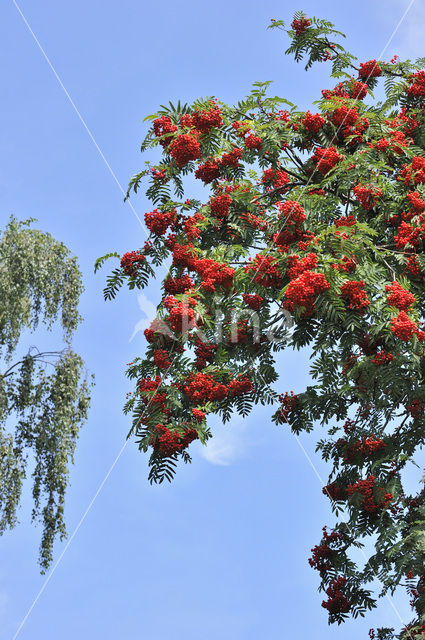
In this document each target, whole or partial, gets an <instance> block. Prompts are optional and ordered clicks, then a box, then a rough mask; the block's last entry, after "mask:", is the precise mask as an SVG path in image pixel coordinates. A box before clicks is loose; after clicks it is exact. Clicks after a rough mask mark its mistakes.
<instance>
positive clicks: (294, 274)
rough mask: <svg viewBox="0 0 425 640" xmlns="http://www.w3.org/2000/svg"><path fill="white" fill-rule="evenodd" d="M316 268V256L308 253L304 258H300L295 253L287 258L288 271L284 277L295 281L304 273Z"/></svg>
mask: <svg viewBox="0 0 425 640" xmlns="http://www.w3.org/2000/svg"><path fill="white" fill-rule="evenodd" d="M316 267H317V255H316V254H315V253H308V254H307V255H306V256H305V257H304V258H300V257H299V256H298V255H297V254H296V253H293V254H291V255H290V256H288V269H287V271H286V275H287V276H288V278H289V279H290V280H295V279H296V278H298V277H299V276H300V275H301V274H302V273H304V271H309V270H311V269H315V268H316Z"/></svg>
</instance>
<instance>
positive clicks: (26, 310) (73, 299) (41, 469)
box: [0, 217, 90, 571]
mask: <svg viewBox="0 0 425 640" xmlns="http://www.w3.org/2000/svg"><path fill="white" fill-rule="evenodd" d="M32 222H33V220H27V221H24V222H20V221H18V220H16V219H15V218H13V217H12V218H11V219H10V220H9V223H8V224H7V225H6V227H5V229H4V230H3V232H2V234H1V235H0V300H1V308H0V363H1V365H0V366H1V368H0V534H2V533H3V532H4V531H5V530H6V529H8V528H10V529H12V528H13V527H14V526H15V525H16V523H17V509H18V506H19V503H20V501H21V493H22V487H23V483H24V480H25V478H26V477H27V476H28V473H29V471H30V470H32V477H33V488H32V496H33V500H34V506H33V511H32V517H33V520H37V521H38V520H39V521H41V523H42V527H43V533H42V539H41V544H40V565H41V568H42V570H43V571H44V570H45V569H47V568H48V566H49V564H50V562H51V560H52V547H53V543H54V540H55V538H56V537H57V536H59V537H60V538H63V537H64V536H65V534H66V529H65V523H64V500H65V492H66V488H67V484H68V475H69V472H68V467H69V464H70V463H71V462H72V460H73V454H74V450H75V445H76V441H77V438H78V432H79V429H80V426H81V425H82V423H83V422H84V420H85V419H86V417H87V410H88V406H89V402H90V396H89V386H90V385H89V382H88V380H87V375H86V370H85V366H84V363H83V361H82V359H81V357H80V356H79V355H77V354H76V353H75V352H74V351H73V350H72V342H71V341H72V335H73V333H74V331H75V329H76V327H77V325H78V324H79V322H80V320H81V317H80V315H79V313H78V302H79V298H80V294H81V292H82V289H83V287H82V282H81V273H80V270H79V268H78V264H77V261H76V258H75V257H74V256H72V255H71V253H70V252H69V250H68V249H67V248H66V247H65V245H64V244H62V243H61V242H58V241H57V240H55V239H54V238H53V237H52V236H51V235H50V234H48V233H44V232H42V231H39V230H37V229H34V228H32V227H31V223H32ZM40 323H41V324H44V325H45V327H46V328H48V329H53V328H54V326H55V325H56V324H59V325H60V326H61V328H62V332H63V344H62V345H60V344H59V345H58V344H56V345H55V346H56V347H61V348H60V350H57V349H55V350H51V351H50V350H49V351H40V350H38V349H37V347H35V346H32V347H30V349H29V350H28V349H25V348H24V346H23V340H24V335H23V334H24V333H25V332H28V331H30V332H33V331H35V330H36V329H37V327H38V325H39V324H40ZM59 340H60V338H59Z"/></svg>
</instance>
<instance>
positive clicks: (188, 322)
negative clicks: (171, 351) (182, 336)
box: [164, 296, 196, 333]
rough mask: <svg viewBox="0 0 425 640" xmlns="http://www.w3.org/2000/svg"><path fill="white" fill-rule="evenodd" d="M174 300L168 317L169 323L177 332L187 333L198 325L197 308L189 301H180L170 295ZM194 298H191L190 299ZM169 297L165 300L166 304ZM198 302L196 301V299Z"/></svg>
mask: <svg viewBox="0 0 425 640" xmlns="http://www.w3.org/2000/svg"><path fill="white" fill-rule="evenodd" d="M168 298H169V299H172V300H173V301H172V302H170V306H169V307H168V309H169V315H168V317H167V318H166V321H167V323H168V324H169V326H170V327H171V329H172V330H173V331H175V332H176V333H186V332H188V331H191V329H193V328H194V327H195V326H196V321H195V310H194V309H193V308H192V307H191V306H189V304H188V302H178V301H177V300H176V298H173V297H172V296H168ZM190 300H192V299H191V298H189V301H190ZM166 301H167V298H165V300H164V306H166ZM195 303H196V301H195Z"/></svg>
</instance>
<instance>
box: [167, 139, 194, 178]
mask: <svg viewBox="0 0 425 640" xmlns="http://www.w3.org/2000/svg"><path fill="white" fill-rule="evenodd" d="M195 133H196V132H194V133H181V134H180V135H179V136H177V137H176V138H174V140H173V141H172V142H171V144H170V146H169V151H170V155H171V157H172V158H173V159H174V162H175V163H176V165H177V166H178V167H179V169H182V168H183V167H184V166H185V165H187V163H188V162H190V161H191V160H197V159H198V158H200V157H201V145H200V143H199V139H198V136H195Z"/></svg>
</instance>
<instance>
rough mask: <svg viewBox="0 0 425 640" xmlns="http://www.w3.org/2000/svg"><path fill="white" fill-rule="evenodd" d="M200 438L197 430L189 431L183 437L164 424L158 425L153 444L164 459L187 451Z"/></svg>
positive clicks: (152, 439)
mask: <svg viewBox="0 0 425 640" xmlns="http://www.w3.org/2000/svg"><path fill="white" fill-rule="evenodd" d="M198 437H199V436H198V432H197V431H196V430H195V429H187V430H186V431H185V433H184V435H181V434H180V433H179V432H178V431H171V430H170V429H168V428H167V427H165V426H164V425H163V424H157V425H156V427H155V429H154V432H153V434H152V438H151V444H152V446H153V448H154V450H155V451H157V452H158V453H159V454H160V455H161V456H162V457H164V458H169V457H171V456H173V455H175V454H176V453H178V452H179V451H182V450H183V449H186V447H188V446H189V444H190V443H191V442H193V440H196V439H197V438H198Z"/></svg>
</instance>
